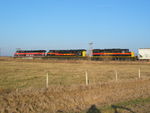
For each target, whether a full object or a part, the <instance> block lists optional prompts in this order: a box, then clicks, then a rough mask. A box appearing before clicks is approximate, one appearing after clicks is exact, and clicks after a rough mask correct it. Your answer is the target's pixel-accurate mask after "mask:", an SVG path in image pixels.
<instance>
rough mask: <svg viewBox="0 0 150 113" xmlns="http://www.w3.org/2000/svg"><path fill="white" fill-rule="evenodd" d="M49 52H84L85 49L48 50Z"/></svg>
mask: <svg viewBox="0 0 150 113" xmlns="http://www.w3.org/2000/svg"><path fill="white" fill-rule="evenodd" d="M49 51H86V49H64V50H63V49H62V50H49Z"/></svg>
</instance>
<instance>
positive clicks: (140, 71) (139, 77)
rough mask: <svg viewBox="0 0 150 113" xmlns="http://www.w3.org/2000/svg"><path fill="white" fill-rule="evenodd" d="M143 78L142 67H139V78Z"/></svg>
mask: <svg viewBox="0 0 150 113" xmlns="http://www.w3.org/2000/svg"><path fill="white" fill-rule="evenodd" d="M140 78H141V68H139V79H140Z"/></svg>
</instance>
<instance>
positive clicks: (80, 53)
mask: <svg viewBox="0 0 150 113" xmlns="http://www.w3.org/2000/svg"><path fill="white" fill-rule="evenodd" d="M46 56H47V58H59V59H64V58H65V59H74V58H75V59H79V58H85V57H86V50H85V49H73V50H49V51H48V53H47V55H46Z"/></svg>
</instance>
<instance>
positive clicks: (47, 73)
mask: <svg viewBox="0 0 150 113" xmlns="http://www.w3.org/2000/svg"><path fill="white" fill-rule="evenodd" d="M46 88H48V73H47V75H46Z"/></svg>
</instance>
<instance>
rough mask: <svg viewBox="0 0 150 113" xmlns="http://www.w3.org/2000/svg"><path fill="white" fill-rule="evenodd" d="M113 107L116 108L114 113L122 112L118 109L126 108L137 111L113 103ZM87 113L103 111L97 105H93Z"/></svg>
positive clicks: (129, 110) (132, 112)
mask: <svg viewBox="0 0 150 113" xmlns="http://www.w3.org/2000/svg"><path fill="white" fill-rule="evenodd" d="M111 108H112V109H113V110H114V113H120V112H119V111H118V110H125V111H128V112H130V113H135V112H134V111H132V110H131V109H130V108H127V107H123V106H116V105H111ZM86 113H102V112H101V111H100V109H98V108H97V107H96V105H92V106H91V107H90V108H89V109H88V111H87V112H86Z"/></svg>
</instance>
